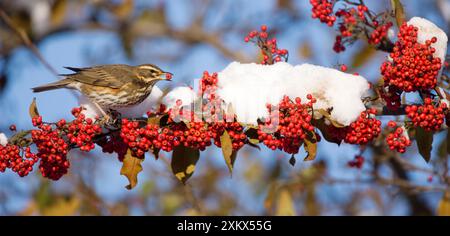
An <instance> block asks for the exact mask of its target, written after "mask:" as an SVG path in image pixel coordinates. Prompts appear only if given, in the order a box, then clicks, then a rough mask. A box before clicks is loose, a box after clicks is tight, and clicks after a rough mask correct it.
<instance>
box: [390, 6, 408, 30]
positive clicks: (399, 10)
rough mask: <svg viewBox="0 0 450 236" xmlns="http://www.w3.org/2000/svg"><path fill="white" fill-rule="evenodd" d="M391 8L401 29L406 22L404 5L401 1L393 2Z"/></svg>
mask: <svg viewBox="0 0 450 236" xmlns="http://www.w3.org/2000/svg"><path fill="white" fill-rule="evenodd" d="M391 6H392V10H393V11H394V14H395V20H396V21H397V26H398V27H400V26H401V25H402V24H403V22H404V21H405V10H404V9H403V4H402V2H401V1H400V0H391Z"/></svg>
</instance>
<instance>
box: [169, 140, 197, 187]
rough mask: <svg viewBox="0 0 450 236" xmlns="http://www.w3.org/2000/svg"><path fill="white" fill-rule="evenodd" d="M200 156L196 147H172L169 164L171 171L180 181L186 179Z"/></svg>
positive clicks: (184, 181) (192, 172) (183, 181)
mask: <svg viewBox="0 0 450 236" xmlns="http://www.w3.org/2000/svg"><path fill="white" fill-rule="evenodd" d="M199 158H200V151H199V150H198V149H193V148H188V147H185V146H182V145H180V146H178V147H175V148H174V149H173V153H172V161H171V163H170V166H171V167H172V172H173V174H174V175H175V177H177V179H178V180H180V181H181V183H183V184H185V183H186V181H187V180H188V179H189V178H190V177H191V176H192V174H194V171H195V165H196V164H197V161H198V159H199Z"/></svg>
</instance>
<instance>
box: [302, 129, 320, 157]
mask: <svg viewBox="0 0 450 236" xmlns="http://www.w3.org/2000/svg"><path fill="white" fill-rule="evenodd" d="M304 148H305V151H306V152H307V153H308V155H307V156H306V157H305V159H304V160H305V161H312V160H314V159H316V154H317V138H316V134H315V133H314V132H311V134H310V135H308V136H307V137H306V139H305V144H304Z"/></svg>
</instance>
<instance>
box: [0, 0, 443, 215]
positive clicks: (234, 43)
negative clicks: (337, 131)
mask: <svg viewBox="0 0 450 236" xmlns="http://www.w3.org/2000/svg"><path fill="white" fill-rule="evenodd" d="M403 2H404V5H405V8H406V14H407V16H408V17H411V16H422V17H426V18H428V19H430V20H432V21H434V22H436V24H437V25H439V26H440V27H442V28H443V29H445V30H446V31H447V32H448V30H449V23H450V3H449V1H446V0H407V1H403ZM366 4H367V5H368V6H369V7H370V8H371V9H373V10H374V11H377V12H380V11H384V10H386V9H388V8H390V1H389V0H377V1H375V0H368V1H366ZM310 10H311V6H310V5H309V1H308V0H267V1H266V0H264V1H260V0H259V1H258V0H250V1H243V0H239V1H219V0H192V1H175V0H171V1H163V0H155V1H144V0H135V1H133V0H121V1H120V0H117V1H114V0H79V1H75V0H15V1H9V0H1V1H0V14H1V18H0V107H1V109H0V118H1V120H0V132H5V133H8V126H9V125H10V124H12V123H15V124H17V125H18V127H19V129H20V128H24V129H25V128H29V127H30V126H31V124H30V121H29V119H28V117H27V116H26V113H27V104H28V103H29V102H30V101H31V99H32V97H33V96H35V95H33V94H32V93H31V92H30V91H29V90H30V89H29V88H31V87H33V86H34V85H37V84H43V83H45V82H50V81H52V80H55V79H56V77H55V74H56V73H61V72H62V71H61V68H62V66H87V65H93V64H107V63H129V64H140V63H148V62H150V63H154V64H158V65H161V67H163V68H168V70H169V71H171V72H174V74H175V78H174V80H175V81H176V83H175V84H174V85H179V84H189V85H192V84H191V83H192V81H193V79H195V78H200V77H201V75H202V72H203V71H204V70H208V71H210V72H215V71H219V70H221V69H223V68H224V67H225V66H226V65H227V64H228V63H229V62H230V61H241V62H251V61H258V60H259V58H258V57H259V55H257V49H256V48H255V47H250V46H249V45H245V44H244V42H243V37H244V36H245V35H246V33H247V32H248V31H250V30H252V29H255V28H258V27H259V26H260V25H261V24H266V25H268V26H269V29H270V30H272V31H273V33H275V34H276V36H277V39H278V42H279V45H280V47H282V48H286V49H288V50H289V51H290V58H289V62H291V63H293V64H299V63H304V62H309V63H315V64H320V65H324V66H330V67H338V66H339V65H340V64H342V63H345V64H347V65H349V67H350V70H351V71H352V72H356V71H357V72H359V73H361V74H362V75H364V76H365V77H366V78H368V79H370V80H371V81H372V82H374V83H376V82H377V81H378V80H379V79H380V74H379V66H380V65H381V62H382V61H383V59H384V57H385V54H383V53H381V52H377V51H375V50H374V49H373V48H371V47H369V46H368V45H366V44H365V43H363V42H357V43H355V45H353V47H351V48H350V49H349V50H348V51H346V52H345V53H343V54H339V55H338V54H335V53H334V52H333V51H332V45H333V40H334V35H335V32H334V31H333V29H331V28H328V27H326V26H325V25H321V24H320V23H319V22H318V21H314V20H313V19H311V12H310ZM174 85H171V86H174ZM192 86H195V85H192ZM168 88H169V87H167V88H166V89H168ZM55 98H57V99H55ZM38 102H39V104H40V105H39V106H40V110H41V111H43V113H44V117H48V118H49V119H53V120H56V119H58V118H65V117H68V116H69V115H68V114H69V112H68V111H69V110H70V108H71V107H74V106H76V105H77V103H76V97H75V96H74V94H71V93H70V92H68V91H58V92H54V93H48V94H42V95H39V96H38ZM391 118H392V117H391ZM388 119H389V117H387V118H386V120H383V121H387V120H388ZM448 140H449V139H448V138H446V134H441V135H439V136H438V137H437V138H436V139H435V140H434V147H435V148H434V149H433V156H432V159H431V161H430V163H426V162H425V161H424V160H423V159H422V158H420V157H419V156H418V155H417V149H416V147H413V148H411V150H409V152H407V153H406V154H405V155H402V156H396V155H393V154H392V153H390V152H387V151H385V150H380V148H379V147H378V148H377V146H376V145H375V146H374V147H370V148H368V149H366V150H365V151H364V157H365V160H366V162H365V164H364V166H363V168H362V169H361V170H358V169H353V168H349V167H348V166H347V162H348V161H350V160H352V159H353V158H354V156H355V155H357V154H360V152H361V150H358V148H356V147H352V146H349V145H345V144H344V145H341V146H340V147H338V146H336V145H335V144H329V143H325V142H321V143H320V145H319V151H318V158H317V159H316V160H315V161H313V162H301V161H300V160H301V159H300V158H299V159H298V160H297V164H296V165H295V167H292V166H291V165H290V164H289V161H288V160H289V156H288V155H287V154H283V153H281V152H272V151H268V150H267V149H265V148H262V150H261V151H258V150H255V149H253V148H248V147H246V148H244V149H243V150H241V151H240V152H239V155H238V158H237V160H236V164H235V170H234V172H233V176H232V177H231V176H230V174H229V172H228V169H227V167H226V165H225V163H224V161H223V159H222V156H221V155H222V154H221V152H220V150H218V149H217V148H210V149H208V150H207V151H206V152H203V153H202V154H201V159H200V161H199V163H198V165H197V167H196V172H195V174H194V175H193V177H192V178H191V179H190V180H189V182H188V183H187V184H186V185H183V184H181V183H179V181H178V180H177V179H176V178H175V177H174V176H173V174H172V172H171V167H170V157H169V156H170V155H169V154H162V155H161V157H160V159H159V160H158V161H155V160H154V158H152V157H151V156H148V157H147V159H146V161H145V162H144V163H143V167H144V171H143V173H142V174H141V175H140V176H139V184H138V186H137V187H136V188H134V189H133V190H131V191H128V190H126V189H125V188H124V186H125V185H126V179H125V178H124V177H123V176H120V175H119V171H120V162H118V161H117V159H116V158H115V157H114V156H112V155H106V154H104V153H101V152H94V153H89V154H85V153H80V152H76V151H75V152H71V155H70V158H71V160H72V165H73V166H72V167H71V169H70V171H69V174H68V175H66V176H65V177H63V178H62V179H61V180H60V181H57V182H52V181H49V180H46V179H43V178H42V177H40V175H39V174H38V173H35V172H34V173H32V174H31V175H30V176H28V177H26V178H19V177H17V176H16V175H14V174H13V173H5V174H1V175H0V215H266V214H269V215H435V214H440V215H445V214H449V211H450V210H449V208H450V207H449V205H450V203H449V202H450V194H449V193H448V188H449V182H450V181H449V177H448V167H449V163H448V154H447V151H446V150H447V149H448V147H449V146H450V145H449V143H448V142H447V141H448ZM446 191H447V194H445V192H446Z"/></svg>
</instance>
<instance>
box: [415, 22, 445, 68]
mask: <svg viewBox="0 0 450 236" xmlns="http://www.w3.org/2000/svg"><path fill="white" fill-rule="evenodd" d="M408 25H414V26H415V27H417V28H418V30H419V31H418V34H417V41H418V42H419V43H422V44H424V43H425V41H426V40H430V39H431V38H433V37H436V38H437V42H436V43H434V44H432V47H433V48H435V49H436V52H435V53H434V56H435V57H438V58H441V61H442V63H444V62H445V55H446V54H447V42H448V37H447V34H445V32H444V31H443V30H442V29H441V28H439V27H438V26H436V25H435V24H434V23H433V22H431V21H429V20H427V19H424V18H421V17H413V18H411V19H410V20H409V21H408Z"/></svg>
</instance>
